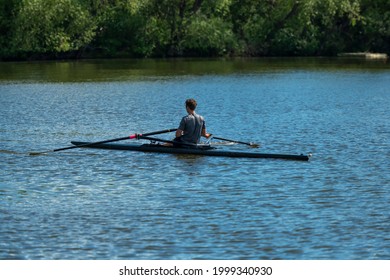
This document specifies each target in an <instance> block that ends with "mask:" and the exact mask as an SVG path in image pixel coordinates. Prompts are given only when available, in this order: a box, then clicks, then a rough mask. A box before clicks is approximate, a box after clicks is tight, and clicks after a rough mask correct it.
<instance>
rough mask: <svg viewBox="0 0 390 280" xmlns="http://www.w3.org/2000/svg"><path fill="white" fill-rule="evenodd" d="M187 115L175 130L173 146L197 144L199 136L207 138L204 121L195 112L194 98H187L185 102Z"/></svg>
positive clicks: (208, 135) (208, 134)
mask: <svg viewBox="0 0 390 280" xmlns="http://www.w3.org/2000/svg"><path fill="white" fill-rule="evenodd" d="M185 106H186V110H187V113H188V115H187V116H184V117H183V118H182V119H181V121H180V125H179V128H178V129H177V130H176V138H175V139H174V142H176V143H175V144H174V145H175V146H183V145H185V144H186V143H189V144H199V141H200V137H201V136H204V137H206V138H209V137H210V136H211V134H210V133H207V132H206V122H205V120H204V118H203V117H202V116H201V115H198V114H196V113H195V109H196V106H197V102H196V101H195V99H192V98H191V99H187V100H186V102H185Z"/></svg>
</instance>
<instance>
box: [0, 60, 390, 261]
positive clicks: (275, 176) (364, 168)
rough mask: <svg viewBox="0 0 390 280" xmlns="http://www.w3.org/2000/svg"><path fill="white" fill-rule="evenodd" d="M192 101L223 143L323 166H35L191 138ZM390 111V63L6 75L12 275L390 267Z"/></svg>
mask: <svg viewBox="0 0 390 280" xmlns="http://www.w3.org/2000/svg"><path fill="white" fill-rule="evenodd" d="M190 97H193V98H195V99H197V101H198V104H199V105H198V109H197V112H198V113H199V114H202V115H204V116H205V118H206V123H207V128H208V131H209V132H211V133H213V134H214V135H215V136H220V137H225V138H231V139H237V140H241V141H246V142H256V143H260V144H261V147H260V148H259V149H257V151H259V152H264V153H288V154H300V153H304V154H306V153H312V154H313V157H312V158H311V160H310V161H309V162H296V161H285V160H270V159H242V158H234V159H233V158H213V157H196V156H175V155H164V154H145V153H139V152H126V151H106V150H93V149H72V150H67V151H63V152H54V153H47V154H45V155H40V156H30V155H29V152H31V151H46V150H52V149H56V148H61V147H66V146H69V145H70V141H71V140H85V141H99V140H104V139H110V138H118V137H124V136H126V135H130V134H132V133H145V132H150V131H156V130H162V129H168V128H172V127H177V126H178V123H179V121H180V118H181V117H182V116H184V114H185V109H184V101H185V99H187V98H190ZM389 108H390V65H389V63H388V62H387V63H386V62H383V61H364V60H341V59H321V58H319V59H287V58H286V59H232V60H230V59H226V60H223V59H222V60H219V59H215V60H205V59H204V60H185V59H183V60H145V61H142V60H92V61H77V62H30V63H25V62H23V63H0V172H1V173H0V259H390V208H389V205H390V172H389V170H390V110H389ZM162 137H165V138H166V139H170V138H172V137H173V134H168V135H162ZM221 148H223V149H230V150H240V151H254V150H253V149H251V148H249V147H246V146H240V145H235V146H228V147H221Z"/></svg>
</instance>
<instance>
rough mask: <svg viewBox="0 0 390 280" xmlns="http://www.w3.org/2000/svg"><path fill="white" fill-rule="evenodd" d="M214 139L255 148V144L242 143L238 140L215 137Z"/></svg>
mask: <svg viewBox="0 0 390 280" xmlns="http://www.w3.org/2000/svg"><path fill="white" fill-rule="evenodd" d="M213 138H214V139H217V140H222V141H229V142H233V143H238V144H244V145H249V146H253V145H254V144H253V143H247V142H242V141H237V140H231V139H226V138H222V137H216V136H213Z"/></svg>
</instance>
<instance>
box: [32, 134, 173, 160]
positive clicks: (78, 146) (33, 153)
mask: <svg viewBox="0 0 390 280" xmlns="http://www.w3.org/2000/svg"><path fill="white" fill-rule="evenodd" d="M176 130H177V128H171V129H165V130H160V131H155V132H149V133H145V134H132V135H130V136H126V137H120V138H115V139H109V140H103V141H98V142H92V143H86V144H82V145H74V146H69V147H65V148H59V149H54V150H49V151H44V152H31V153H29V155H30V156H36V155H41V154H46V153H51V152H58V151H63V150H69V149H75V148H82V147H87V146H93V145H98V144H103V143H109V142H116V141H121V140H126V139H136V138H139V137H140V136H149V135H157V134H162V133H168V132H172V131H176Z"/></svg>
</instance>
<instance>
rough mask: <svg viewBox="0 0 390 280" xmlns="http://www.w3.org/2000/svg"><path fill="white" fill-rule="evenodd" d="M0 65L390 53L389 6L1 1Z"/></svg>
mask: <svg viewBox="0 0 390 280" xmlns="http://www.w3.org/2000/svg"><path fill="white" fill-rule="evenodd" d="M0 31H1V32H0V58H1V59H3V60H4V59H34V58H63V57H97V56H104V57H114V56H127V57H167V56H223V55H233V56H271V55H272V56H286V55H289V56H293V55H297V56H298V55H299V56H308V55H310V56H311V55H335V54H337V53H338V52H346V51H348V52H353V51H372V52H386V53H390V45H389V44H390V1H389V0H0Z"/></svg>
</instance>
